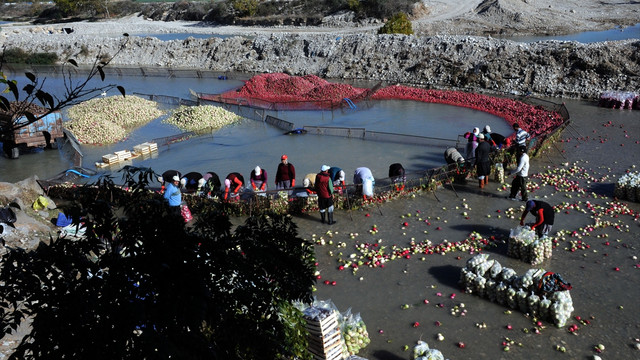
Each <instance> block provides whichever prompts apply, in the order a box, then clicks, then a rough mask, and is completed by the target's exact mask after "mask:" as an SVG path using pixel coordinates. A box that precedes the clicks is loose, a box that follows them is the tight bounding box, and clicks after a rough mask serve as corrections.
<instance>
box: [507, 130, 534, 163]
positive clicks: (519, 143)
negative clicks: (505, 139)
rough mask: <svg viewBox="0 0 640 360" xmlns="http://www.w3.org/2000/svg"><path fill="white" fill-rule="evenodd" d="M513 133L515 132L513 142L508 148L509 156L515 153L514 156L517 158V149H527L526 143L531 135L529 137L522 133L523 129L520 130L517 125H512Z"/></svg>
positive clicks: (524, 132)
mask: <svg viewBox="0 0 640 360" xmlns="http://www.w3.org/2000/svg"><path fill="white" fill-rule="evenodd" d="M513 131H515V132H516V136H515V140H514V141H513V145H512V146H511V148H509V154H511V156H513V154H514V153H516V156H518V155H517V152H518V149H520V148H521V147H524V148H525V149H526V148H527V141H529V139H531V135H529V133H528V132H526V131H524V129H522V128H521V127H520V125H519V124H518V123H515V124H513Z"/></svg>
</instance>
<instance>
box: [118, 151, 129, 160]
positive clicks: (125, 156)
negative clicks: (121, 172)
mask: <svg viewBox="0 0 640 360" xmlns="http://www.w3.org/2000/svg"><path fill="white" fill-rule="evenodd" d="M114 154H115V155H116V156H118V161H123V160H127V159H130V158H131V151H129V150H121V151H116V152H115V153H114Z"/></svg>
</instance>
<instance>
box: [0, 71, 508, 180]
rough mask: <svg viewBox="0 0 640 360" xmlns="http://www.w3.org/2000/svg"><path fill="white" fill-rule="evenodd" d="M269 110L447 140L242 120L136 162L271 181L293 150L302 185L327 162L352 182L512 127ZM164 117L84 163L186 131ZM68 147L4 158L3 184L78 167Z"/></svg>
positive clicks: (498, 121)
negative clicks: (384, 137) (356, 174)
mask: <svg viewBox="0 0 640 360" xmlns="http://www.w3.org/2000/svg"><path fill="white" fill-rule="evenodd" d="M12 76H13V78H15V79H16V80H18V82H19V84H25V79H24V77H23V76H21V75H20V74H13V75H12ZM40 76H45V75H43V74H41V75H40ZM46 76H47V80H46V84H47V86H49V87H48V88H47V89H49V91H51V92H52V93H55V94H58V95H59V96H61V95H62V94H63V92H64V91H63V81H62V78H61V77H60V76H59V75H51V74H49V75H46ZM244 79H246V78H244ZM244 79H243V78H242V77H238V76H232V77H231V78H230V79H228V80H219V79H218V78H217V75H212V76H211V77H210V78H198V79H192V78H166V77H119V76H111V77H108V78H107V79H106V82H107V83H115V84H118V85H121V86H123V87H125V89H126V91H127V94H133V93H143V94H155V95H168V96H175V97H180V98H185V99H187V98H189V96H190V95H189V89H192V90H194V91H197V92H206V93H220V92H224V91H227V90H231V89H234V88H237V87H240V86H242V84H243V82H242V80H244ZM95 85H96V86H99V85H101V84H99V83H96V84H95ZM357 85H358V86H363V84H357ZM370 86H373V84H371V85H370ZM107 95H108V96H112V95H113V96H116V95H117V92H116V91H115V90H114V91H113V93H109V94H107ZM160 106H161V107H162V108H163V109H167V110H170V109H171V108H170V106H168V105H164V104H161V105H160ZM269 114H270V115H272V116H275V117H277V118H280V119H283V120H286V121H289V122H292V123H294V124H295V126H296V127H302V126H305V125H311V126H313V125H315V126H328V127H349V128H365V129H367V130H373V131H379V132H389V133H399V134H409V135H418V136H426V137H433V138H439V139H445V141H438V142H437V144H436V145H434V146H418V145H410V144H401V143H389V142H378V141H364V140H361V139H353V138H352V139H348V138H341V137H333V136H331V137H330V136H318V135H311V134H306V135H283V130H281V129H278V128H276V127H273V126H271V125H269V124H266V123H263V122H261V121H256V120H249V119H243V120H242V121H241V122H240V123H239V124H236V125H232V126H228V127H225V128H223V129H220V130H218V131H215V132H214V133H212V134H209V135H206V136H202V137H198V138H192V139H189V140H187V141H183V142H179V143H174V144H171V145H170V146H160V147H159V152H158V154H157V156H154V157H152V158H149V159H146V160H138V159H136V160H133V161H132V165H135V166H143V167H151V168H152V169H153V170H155V171H156V172H158V173H161V172H163V171H165V170H168V169H176V170H179V171H181V172H182V173H187V172H190V171H197V172H201V173H205V172H207V171H215V172H216V173H218V175H220V176H221V177H223V176H226V175H227V174H228V173H230V172H240V173H241V174H243V175H245V176H248V175H249V173H250V171H251V170H252V169H253V168H254V167H255V166H256V165H259V166H260V167H261V168H263V169H265V170H266V171H267V174H269V175H270V176H271V178H270V181H271V182H273V180H274V179H275V178H274V176H275V170H276V167H277V165H278V163H279V159H280V156H281V155H282V154H287V155H288V156H289V160H290V162H291V163H293V164H294V165H295V166H296V173H297V178H298V182H301V180H302V178H304V176H305V174H307V173H317V172H318V171H319V170H318V169H319V168H320V166H321V165H322V164H328V165H331V166H339V167H341V168H343V169H344V170H345V172H346V173H347V180H350V178H351V176H352V175H351V174H352V173H353V171H354V170H355V169H356V168H357V167H360V166H367V167H369V168H370V169H371V170H372V172H373V174H374V177H376V178H383V177H387V175H388V167H389V165H390V164H392V163H395V162H400V163H402V164H403V165H404V167H405V168H406V169H407V171H408V172H412V171H419V170H424V169H429V168H433V167H438V166H440V165H443V164H444V158H443V152H444V150H445V149H446V148H447V147H449V146H454V145H455V144H456V140H457V138H458V135H460V134H463V133H464V132H466V131H470V130H471V129H472V128H473V127H480V128H482V127H484V126H485V125H490V126H491V128H492V130H493V132H497V133H501V134H503V135H509V134H510V133H511V132H512V130H511V128H510V126H509V125H508V124H507V123H506V122H505V121H504V120H503V119H502V118H499V117H496V116H494V115H490V114H487V113H484V112H481V111H476V110H471V109H466V108H461V107H455V106H449V105H440V104H429V103H422V102H415V101H399V100H388V101H376V102H369V103H367V104H357V108H356V109H351V108H347V109H342V110H334V111H278V112H270V113H269ZM163 119H164V117H160V118H157V119H155V120H153V121H152V122H150V123H149V124H147V125H145V126H142V127H140V128H138V129H136V130H135V131H133V132H132V133H131V134H130V136H129V137H128V138H127V139H126V140H125V141H122V142H119V143H117V144H113V145H106V146H86V145H84V146H82V148H81V150H82V152H83V154H84V158H83V167H85V168H89V169H93V170H100V171H101V172H107V173H109V172H111V171H117V170H119V169H118V168H117V167H115V168H106V169H97V168H96V167H95V163H96V162H100V161H101V158H102V156H103V155H105V154H109V153H113V152H114V151H119V150H132V149H133V146H135V145H137V144H140V143H143V142H147V141H151V140H152V139H154V138H159V137H164V136H170V135H174V134H178V133H180V132H181V131H180V130H179V129H177V128H175V127H173V126H170V125H167V124H164V123H163V122H162V120H163ZM65 149H66V147H65ZM65 149H63V150H45V151H41V152H38V153H31V154H22V155H21V156H20V158H19V159H17V160H10V159H7V158H4V157H3V158H0V181H8V182H14V181H19V180H22V179H24V178H27V177H29V176H31V175H37V176H38V177H39V178H41V179H46V178H50V177H52V176H54V175H56V174H58V173H60V172H61V171H64V170H66V169H67V168H69V167H71V166H72V161H71V158H70V156H69V155H68V152H67V151H66V150H65ZM118 178H119V175H118Z"/></svg>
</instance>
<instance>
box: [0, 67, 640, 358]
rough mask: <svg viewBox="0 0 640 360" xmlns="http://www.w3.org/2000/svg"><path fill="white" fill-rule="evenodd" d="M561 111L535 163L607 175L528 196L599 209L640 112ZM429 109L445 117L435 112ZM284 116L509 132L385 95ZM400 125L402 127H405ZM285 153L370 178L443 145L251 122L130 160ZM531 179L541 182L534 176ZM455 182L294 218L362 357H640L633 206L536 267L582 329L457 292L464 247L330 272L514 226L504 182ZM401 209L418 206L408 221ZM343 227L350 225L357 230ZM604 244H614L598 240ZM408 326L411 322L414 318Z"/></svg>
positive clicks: (623, 166) (635, 158) (180, 163)
mask: <svg viewBox="0 0 640 360" xmlns="http://www.w3.org/2000/svg"><path fill="white" fill-rule="evenodd" d="M128 81H129V83H128V84H127V86H129V87H131V88H138V89H140V90H133V91H140V92H144V93H149V88H153V89H154V90H155V91H154V92H155V93H159V94H167V95H174V96H181V97H187V96H188V92H187V91H186V90H183V89H181V87H184V88H189V87H191V88H194V90H197V91H207V92H219V91H224V89H222V88H220V89H217V90H212V88H215V87H216V86H218V85H219V86H221V87H229V86H230V85H232V84H231V83H230V82H223V84H220V82H218V81H216V80H211V79H209V80H202V81H200V80H197V81H196V80H189V81H186V80H178V82H177V83H174V82H171V81H173V80H171V81H168V80H167V79H161V80H160V81H157V82H152V83H148V82H146V81H147V80H144V81H142V80H139V79H136V80H135V81H134V80H128ZM177 89H180V90H177ZM130 92H131V91H130ZM567 107H568V109H569V112H570V114H571V118H572V122H573V123H572V124H573V125H572V126H571V127H570V128H568V129H567V130H566V131H565V133H564V134H563V135H564V137H563V142H559V143H556V144H555V145H554V146H553V148H552V150H551V151H550V152H549V153H547V154H545V155H542V156H540V157H538V158H536V159H533V160H532V169H531V171H530V173H531V174H533V173H536V172H542V171H545V170H546V169H547V168H548V167H551V168H552V169H555V168H556V167H560V168H562V167H563V165H562V164H563V163H565V162H569V163H574V162H578V163H577V164H578V165H577V166H579V167H580V168H585V169H588V172H589V173H590V174H592V175H594V176H596V177H598V178H603V181H602V182H598V183H588V182H587V181H586V180H585V179H582V178H580V177H572V178H570V180H575V181H577V182H578V183H580V185H581V186H584V187H585V188H586V189H588V191H587V192H586V193H585V194H584V195H581V194H577V193H568V192H564V191H555V190H554V189H553V188H551V187H549V186H541V188H540V189H539V190H536V191H535V192H533V193H532V195H531V197H533V198H535V197H538V198H541V199H545V201H547V202H549V203H551V204H553V205H556V204H561V203H563V202H568V203H576V204H580V209H585V207H584V204H585V203H586V201H589V202H590V203H592V204H598V205H603V206H607V205H606V202H607V201H609V200H610V198H611V196H612V192H613V184H614V183H615V181H616V178H617V176H619V175H620V174H622V173H624V171H625V170H627V169H628V168H629V167H631V166H632V165H636V164H638V162H639V160H640V156H639V155H638V154H640V144H638V143H636V141H640V138H639V136H640V121H639V120H640V114H639V113H637V112H634V111H620V110H610V109H603V108H598V107H596V106H595V105H594V104H592V103H588V102H582V101H567ZM438 114H439V115H438ZM436 115H438V116H441V117H440V118H439V120H438V117H437V116H436ZM278 116H279V117H282V118H284V119H286V120H288V121H292V122H294V123H295V124H296V125H313V124H318V125H327V126H346V125H351V126H354V127H363V126H364V127H367V128H372V129H373V130H378V131H385V130H386V131H391V130H393V131H394V132H405V130H406V129H408V130H406V131H407V132H408V133H416V134H418V135H424V136H438V137H445V138H446V137H449V136H451V137H454V136H455V135H457V134H459V133H462V132H464V131H466V130H467V129H468V128H470V127H472V126H482V125H484V124H485V123H488V124H490V125H491V126H492V127H493V128H494V131H496V132H500V131H506V130H508V127H505V126H506V125H505V124H503V123H501V120H500V119H495V118H492V117H486V116H487V115H486V114H482V113H477V112H473V111H469V110H465V109H456V108H450V107H446V106H433V105H429V104H415V103H404V102H384V103H380V104H377V105H376V106H374V107H371V108H369V109H364V108H363V109H359V110H357V111H345V112H340V113H338V112H335V113H328V112H324V113H307V112H297V113H287V114H285V113H282V112H281V113H279V114H278ZM475 116H479V117H475ZM389 119H393V121H391V120H389ZM431 119H435V120H433V121H432V120H431ZM454 121H461V122H460V123H454ZM609 121H611V124H609ZM399 123H402V124H403V128H402V129H400V130H399V129H398V128H399V126H398V125H397V124H399ZM452 124H454V125H452ZM374 127H375V129H374ZM389 129H391V130H389ZM173 131H175V130H174V129H171V128H168V127H166V126H165V125H163V124H161V123H160V122H159V121H156V122H153V123H151V124H149V125H148V126H147V127H145V128H144V129H140V130H139V131H137V132H135V133H134V134H132V136H131V138H130V139H129V140H128V141H129V142H128V143H123V144H119V145H117V146H112V147H86V148H83V150H84V151H85V153H86V163H87V164H89V165H90V164H91V163H92V162H93V161H96V159H99V157H100V156H101V155H102V154H103V153H107V152H111V151H113V150H119V149H120V148H128V147H130V146H129V145H133V144H137V143H139V142H142V141H147V140H148V138H149V137H156V136H164V135H162V134H170V133H172V132H173ZM436 134H437V135H436ZM125 145H126V146H125ZM281 153H288V154H289V156H290V159H291V161H292V162H293V163H294V164H296V166H297V167H298V169H299V170H298V172H299V173H300V174H302V176H303V175H304V174H305V173H306V172H311V171H313V172H316V171H317V169H316V168H317V167H318V165H319V164H321V163H325V162H326V163H329V164H331V165H338V166H342V167H344V168H345V169H350V168H353V167H355V166H360V165H362V164H364V165H367V166H370V167H371V168H372V169H373V170H374V174H379V173H383V174H384V173H386V168H387V166H388V164H389V163H391V162H395V161H398V160H400V161H403V162H405V164H406V167H408V168H410V169H419V168H424V167H429V166H433V165H434V164H440V163H441V154H442V153H441V149H437V151H430V150H428V149H425V148H424V147H414V146H409V145H398V144H380V143H368V142H365V141H360V140H353V139H352V140H347V139H338V138H326V137H314V136H308V135H305V136H282V135H281V133H280V131H279V130H276V129H274V128H272V127H270V126H267V125H264V124H262V123H258V122H255V121H248V120H247V121H244V122H243V123H241V124H239V125H236V126H233V127H229V128H226V129H223V130H221V131H219V132H217V133H215V134H213V135H212V136H211V137H203V138H199V139H193V140H190V141H188V142H183V143H179V144H175V145H172V146H171V147H170V148H163V149H161V151H160V153H159V155H158V157H157V158H156V159H150V160H146V161H144V162H140V163H138V164H140V165H144V166H152V167H153V168H154V169H159V170H163V169H166V168H170V167H171V168H174V167H175V168H179V169H180V170H182V171H191V170H195V171H207V170H210V169H211V170H214V171H217V172H219V173H226V172H228V171H233V170H240V171H243V172H246V173H248V172H249V171H250V169H251V168H253V167H254V166H255V164H259V165H261V166H263V167H264V168H265V169H267V170H268V171H270V172H271V176H273V172H274V170H275V166H276V164H277V159H278V157H279V155H280V154H281ZM66 166H67V160H65V158H64V156H62V155H61V153H59V152H57V151H49V152H45V153H39V154H30V155H24V156H23V157H22V158H21V159H20V160H19V161H9V160H7V159H4V158H2V159H0V169H1V170H2V172H1V173H0V174H2V175H0V178H1V179H2V180H3V181H14V180H19V179H21V178H24V177H26V176H29V175H32V174H34V173H35V174H38V175H39V176H40V177H46V176H47V174H48V173H50V174H54V173H57V172H58V171H59V170H61V169H64V168H66ZM21 171H22V173H21ZM533 181H534V182H540V181H539V180H536V179H533ZM454 189H455V190H456V191H455V192H454V191H453V189H452V188H450V187H446V188H441V189H438V190H437V191H436V192H435V193H427V194H417V195H416V196H415V197H414V198H412V197H408V198H406V199H403V200H395V201H392V202H389V203H384V204H382V205H380V206H379V207H378V206H371V207H369V208H365V209H362V210H357V211H351V212H346V211H338V212H337V213H336V216H335V218H336V220H337V221H338V223H337V224H335V225H333V226H332V227H331V228H329V227H328V226H326V225H323V224H320V223H319V222H318V216H317V214H309V215H307V216H304V217H298V218H296V223H297V224H298V225H299V230H300V235H301V236H302V237H304V238H306V239H309V240H312V239H318V238H320V237H324V238H325V239H326V240H327V241H329V240H331V241H334V244H333V245H325V246H319V245H318V246H316V254H317V259H318V263H319V265H318V270H319V271H320V274H321V277H322V278H321V279H319V281H318V283H317V288H318V291H317V292H316V293H315V294H316V296H317V297H318V298H320V299H325V300H326V299H331V300H332V301H333V302H334V303H335V304H336V306H337V307H338V309H339V310H340V311H346V310H347V309H348V308H351V310H352V312H359V313H360V314H361V315H362V318H363V320H364V321H365V323H366V325H367V327H368V330H369V334H370V338H371V344H370V345H369V346H368V347H366V348H365V349H364V350H362V351H361V352H360V354H359V355H360V356H363V357H365V358H368V359H390V360H399V359H409V358H410V356H411V354H410V352H408V351H404V350H403V348H404V346H405V345H407V346H409V347H412V346H413V344H415V342H416V341H417V340H420V339H422V340H424V341H426V342H427V343H428V344H429V345H430V346H431V347H433V348H437V349H439V350H441V351H442V352H443V353H444V355H445V357H446V358H449V359H522V358H539V359H551V358H556V357H565V358H570V359H589V358H592V355H594V354H596V353H595V352H594V350H593V348H594V346H595V345H597V344H603V345H605V347H606V349H605V351H604V353H603V354H601V356H602V358H609V359H636V358H638V354H640V352H639V351H638V350H636V349H635V343H636V342H635V339H636V338H640V332H639V329H640V320H639V319H640V318H639V317H638V313H639V312H640V305H639V303H638V302H637V299H638V296H639V295H640V290H638V289H640V277H639V276H638V271H640V270H638V268H637V266H636V265H637V264H638V263H639V261H638V260H637V258H638V257H640V251H639V250H638V246H639V245H638V239H639V237H638V234H639V233H640V226H639V224H638V221H634V220H633V218H632V217H630V216H626V215H625V216H623V215H620V216H619V217H618V218H614V217H609V218H605V220H606V221H620V222H621V224H622V225H623V230H625V228H624V226H625V225H628V226H629V228H628V229H629V232H626V231H618V230H615V228H614V227H607V228H605V229H602V230H598V231H597V232H595V233H593V234H588V235H584V236H583V237H582V238H581V239H578V238H572V237H570V236H567V237H566V239H565V240H562V241H561V242H560V246H559V247H558V248H556V250H554V254H553V257H552V258H551V259H550V260H547V261H545V262H544V263H543V264H542V265H541V267H543V268H545V269H546V270H549V271H553V272H556V273H559V274H561V275H562V276H563V278H564V279H565V280H567V281H568V282H570V283H571V284H572V285H573V290H572V291H571V294H572V298H573V302H574V308H575V310H574V312H573V315H575V316H580V317H581V318H582V319H586V320H588V321H589V322H590V324H588V325H585V324H582V323H580V322H578V321H577V320H572V321H570V322H569V323H568V325H572V324H576V325H579V330H578V331H577V332H575V333H570V332H569V331H568V330H567V328H566V327H565V328H559V329H558V328H555V327H554V326H553V325H552V324H551V323H550V322H548V321H544V322H543V325H544V326H545V328H544V329H542V331H541V332H540V334H535V333H534V331H533V323H532V319H531V318H529V317H527V316H526V315H525V314H523V313H521V312H519V311H513V312H512V313H511V314H505V310H507V309H506V308H505V307H504V306H500V305H498V304H495V303H491V302H489V301H488V300H487V299H484V298H479V297H477V296H475V295H473V294H464V293H462V292H461V290H460V288H459V286H458V284H457V281H458V279H459V273H460V269H461V267H463V266H464V265H465V261H466V260H467V259H468V258H469V257H470V255H469V254H468V253H450V254H446V255H419V254H414V255H412V256H411V258H410V259H398V260H394V261H391V262H388V263H387V264H386V266H385V268H375V269H370V268H361V269H359V270H358V271H357V272H356V273H355V275H354V274H352V272H351V271H339V270H338V269H337V265H338V262H337V261H338V259H339V258H345V257H348V256H349V255H350V254H352V253H356V251H355V248H354V246H355V245H356V244H359V243H364V242H379V244H380V245H379V246H386V247H388V248H390V247H392V246H394V245H395V246H397V247H407V246H408V245H409V243H410V242H411V241H412V239H414V241H416V242H420V241H423V240H426V239H428V240H430V241H432V242H433V243H436V244H437V243H440V242H443V241H444V240H445V239H446V240H448V241H451V242H454V241H461V240H463V239H465V238H466V237H467V236H468V235H469V233H470V232H471V231H477V232H479V233H480V234H481V235H482V236H485V237H486V236H491V235H494V236H498V237H504V236H505V235H506V234H508V232H509V230H510V229H511V228H513V227H515V226H516V225H517V220H516V219H509V218H507V217H506V216H505V213H506V212H508V211H509V210H510V209H512V211H514V214H515V216H516V217H518V216H519V215H520V209H519V206H520V204H519V203H515V202H512V201H508V200H506V199H504V196H506V193H505V192H504V191H499V190H498V185H497V184H495V183H493V182H491V183H490V185H489V188H488V189H485V190H484V191H483V192H480V191H479V190H478V189H477V186H476V184H475V182H474V181H469V182H468V183H467V184H465V185H456V186H455V188H454ZM578 202H579V203H578ZM465 205H466V206H467V207H468V209H466V210H465V212H468V217H469V218H468V219H466V218H465V217H464V216H463V215H462V211H463V210H462V209H463V208H464V206H465ZM628 205H629V206H630V207H631V209H633V210H634V211H640V206H639V205H638V204H637V203H629V204H628ZM514 209H515V210H514ZM498 210H500V213H498V212H497V211H498ZM407 214H412V216H411V217H408V216H407ZM367 215H368V216H367ZM488 215H491V217H488ZM402 216H405V217H404V218H402ZM499 216H500V217H499ZM438 218H439V219H438ZM419 219H422V220H419ZM424 219H429V221H430V224H431V225H427V224H426V223H425V222H424ZM528 220H529V221H530V220H531V219H528ZM593 221H594V220H593V219H592V218H591V213H590V212H589V211H586V210H585V212H581V211H577V210H571V211H569V213H564V212H563V213H559V214H557V217H556V223H555V225H554V231H560V230H567V231H569V232H571V231H580V229H581V228H584V227H585V226H587V225H590V224H593ZM404 222H408V223H409V226H406V227H405V226H404V225H403V223H404ZM373 225H376V226H377V227H378V228H379V230H380V232H379V233H377V234H375V236H374V235H371V234H369V233H368V230H370V229H371V228H372V226H373ZM437 227H440V230H438V229H437ZM329 229H331V230H332V231H333V238H331V237H330V236H329V235H328V234H327V231H328V230H329ZM350 234H353V238H352V236H350ZM314 235H315V236H314ZM599 235H602V236H604V235H608V237H607V238H605V237H598V236H599ZM577 240H582V241H584V242H586V243H588V244H589V245H590V248H589V249H586V250H576V251H574V252H571V251H567V250H565V247H567V248H570V247H571V241H577ZM607 240H608V241H609V245H607V244H606V241H607ZM338 242H344V243H345V245H346V246H345V247H344V248H342V247H341V248H338V247H337V246H336V244H337V243H338ZM330 252H331V253H330ZM487 252H488V253H489V254H490V256H491V258H493V259H496V260H498V261H499V262H500V263H501V264H502V265H503V266H509V267H512V268H513V269H514V270H516V272H517V273H518V274H519V275H521V274H523V273H524V272H525V271H526V270H527V269H529V268H530V267H531V266H530V265H528V264H525V263H523V262H521V261H519V260H516V259H512V258H508V257H506V249H505V247H504V245H501V246H498V247H496V248H491V249H489V250H487ZM340 253H342V254H340ZM458 256H459V257H460V258H459V259H458V258H457V257H458ZM634 257H635V259H634ZM616 268H618V271H616ZM324 280H330V281H335V282H336V285H335V286H332V285H325V284H324V283H323V281H324ZM454 294H455V296H453V295H454ZM425 300H427V301H428V304H427V303H425ZM462 303H464V305H465V307H464V309H466V310H467V312H466V315H465V316H461V315H460V312H458V313H454V314H453V315H452V314H451V310H452V309H454V307H455V306H460V305H461V304H462ZM405 304H406V305H409V308H408V309H403V305H405ZM416 322H418V323H419V325H418V326H416V327H414V324H415V323H416ZM436 322H440V326H436ZM482 323H484V324H486V328H480V327H478V326H477V325H476V324H482ZM507 325H511V327H512V329H511V330H508V329H507ZM525 329H526V330H527V332H525ZM438 333H440V334H442V335H443V336H444V340H443V341H441V342H440V341H437V340H436V336H437V334H438ZM507 338H508V339H510V340H513V341H514V342H515V344H514V345H512V346H511V347H510V351H508V352H506V351H504V350H503V345H502V343H503V341H506V339H507ZM459 342H463V343H464V344H465V347H464V348H460V347H459V346H458V344H459ZM519 344H520V345H519ZM558 346H563V347H564V348H565V349H566V353H560V352H558V350H556V348H557V347H558Z"/></svg>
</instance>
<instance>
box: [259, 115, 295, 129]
mask: <svg viewBox="0 0 640 360" xmlns="http://www.w3.org/2000/svg"><path fill="white" fill-rule="evenodd" d="M264 122H266V123H267V124H269V125H272V126H275V127H277V128H279V129H282V130H285V131H291V130H293V129H294V128H295V125H294V124H293V123H292V122H289V121H286V120H282V119H278V118H277V117H273V116H271V115H267V118H266V119H264Z"/></svg>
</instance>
